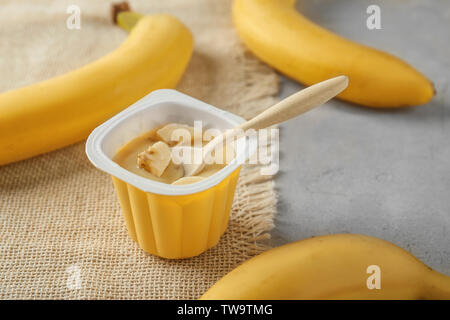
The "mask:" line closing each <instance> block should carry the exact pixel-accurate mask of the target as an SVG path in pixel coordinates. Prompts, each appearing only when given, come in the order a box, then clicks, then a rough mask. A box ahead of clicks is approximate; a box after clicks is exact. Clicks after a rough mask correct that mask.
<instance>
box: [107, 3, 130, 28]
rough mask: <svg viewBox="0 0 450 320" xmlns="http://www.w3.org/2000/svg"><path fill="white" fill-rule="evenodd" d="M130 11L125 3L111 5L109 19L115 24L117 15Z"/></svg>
mask: <svg viewBox="0 0 450 320" xmlns="http://www.w3.org/2000/svg"><path fill="white" fill-rule="evenodd" d="M130 10H131V9H130V5H129V4H128V2H126V1H123V2H119V3H113V4H111V18H112V21H113V23H114V24H117V15H118V14H119V13H120V12H124V11H130Z"/></svg>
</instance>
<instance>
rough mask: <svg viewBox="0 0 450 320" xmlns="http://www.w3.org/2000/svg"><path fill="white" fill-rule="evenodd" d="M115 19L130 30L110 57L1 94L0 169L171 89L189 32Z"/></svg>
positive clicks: (164, 22) (163, 21) (168, 19)
mask: <svg viewBox="0 0 450 320" xmlns="http://www.w3.org/2000/svg"><path fill="white" fill-rule="evenodd" d="M117 18H118V23H119V25H120V26H122V27H123V28H124V29H127V30H131V32H130V35H129V36H128V38H127V40H126V41H125V42H124V43H123V44H122V45H121V46H120V47H119V48H118V49H116V50H115V51H113V52H112V53H110V54H108V55H106V56H104V57H103V58H101V59H99V60H97V61H95V62H93V63H91V64H89V65H86V66H84V67H82V68H80V69H78V70H75V71H72V72H70V73H67V74H64V75H62V76H59V77H55V78H53V79H50V80H47V81H43V82H40V83H37V84H34V85H31V86H28V87H24V88H21V89H17V90H13V91H9V92H6V93H3V94H1V95H0V165H3V164H7V163H10V162H14V161H19V160H22V159H26V158H29V157H32V156H35V155H38V154H41V153H45V152H48V151H52V150H55V149H58V148H61V147H64V146H67V145H70V144H72V143H75V142H78V141H81V140H83V139H85V138H86V137H87V136H88V135H89V133H90V132H91V131H92V130H93V129H94V128H95V127H96V126H98V125H99V124H101V123H102V122H104V121H105V120H107V119H108V118H110V117H111V116H113V115H115V114H116V113H118V112H119V111H121V110H123V109H125V108H126V107H128V106H129V105H130V104H132V103H133V102H135V101H137V100H138V99H140V98H142V97H143V96H145V95H146V94H148V93H149V92H150V91H153V90H156V89H161V88H173V87H175V85H176V84H177V83H178V81H179V79H180V78H181V76H182V74H183V72H184V70H185V68H186V66H187V64H188V62H189V60H190V57H191V54H192V50H193V38H192V35H191V33H190V31H189V30H188V29H187V28H186V27H185V26H184V25H183V24H182V23H181V22H180V21H179V20H178V19H176V18H175V17H173V16H170V15H164V14H155V15H151V16H141V15H139V14H136V13H133V12H121V13H119V14H118V17H117Z"/></svg>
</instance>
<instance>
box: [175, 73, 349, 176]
mask: <svg viewBox="0 0 450 320" xmlns="http://www.w3.org/2000/svg"><path fill="white" fill-rule="evenodd" d="M347 85H348V77H347V76H338V77H335V78H331V79H328V80H325V81H322V82H319V83H316V84H314V85H312V86H310V87H308V88H305V89H303V90H301V91H299V92H297V93H294V94H293V95H291V96H289V97H287V98H286V99H284V100H282V101H280V102H278V103H277V104H275V105H273V106H272V107H270V108H269V109H267V110H265V111H263V112H262V113H260V114H259V115H257V116H256V117H254V118H253V119H250V120H248V121H247V122H244V123H242V124H240V125H239V126H236V127H234V128H233V129H229V130H227V131H226V132H224V133H222V134H221V135H219V136H217V137H215V138H214V139H213V140H211V141H210V142H209V143H208V144H206V145H205V146H203V148H202V150H201V152H202V155H203V156H202V157H200V158H201V159H200V161H193V159H192V157H191V161H189V162H187V161H186V162H182V165H183V168H184V176H185V177H189V176H193V175H195V174H198V173H199V172H200V171H201V170H202V169H203V167H204V166H205V161H204V159H205V158H206V156H208V155H209V154H210V153H211V152H212V151H213V150H215V149H216V147H217V146H218V145H219V144H220V143H222V142H223V141H224V140H225V139H226V138H227V137H230V136H236V137H237V136H243V135H245V131H247V130H248V129H255V130H258V129H264V128H267V127H270V126H272V125H274V124H278V123H282V122H284V121H286V120H289V119H292V118H295V117H297V116H298V115H300V114H302V113H304V112H307V111H309V110H311V109H312V108H314V107H317V106H320V105H322V104H324V103H325V102H327V101H328V100H330V99H332V98H333V97H334V96H336V95H338V94H339V93H341V92H342V91H343V90H344V89H345V88H347ZM185 148H188V149H189V148H191V147H185ZM191 149H193V148H191ZM184 152H189V151H188V150H184V151H183V153H184Z"/></svg>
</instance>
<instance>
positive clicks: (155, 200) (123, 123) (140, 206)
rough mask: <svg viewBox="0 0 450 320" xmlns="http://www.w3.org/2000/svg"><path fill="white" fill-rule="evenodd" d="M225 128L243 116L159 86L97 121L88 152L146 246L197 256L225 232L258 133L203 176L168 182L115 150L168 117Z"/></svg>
mask: <svg viewBox="0 0 450 320" xmlns="http://www.w3.org/2000/svg"><path fill="white" fill-rule="evenodd" d="M196 120H202V123H203V127H204V128H205V129H206V128H217V129H220V130H225V129H228V128H232V127H235V126H236V125H238V124H240V123H242V122H244V121H245V120H244V119H243V118H241V117H238V116H236V115H234V114H232V113H230V112H227V111H224V110H221V109H218V108H215V107H213V106H211V105H209V104H206V103H204V102H202V101H199V100H197V99H194V98H192V97H189V96H187V95H185V94H182V93H180V92H178V91H176V90H170V89H162V90H156V91H153V92H152V93H150V94H149V95H147V96H145V97H144V98H142V99H141V100H139V101H137V102H136V103H134V104H133V105H131V106H130V107H128V108H127V109H125V110H124V111H122V112H121V113H119V114H117V115H116V116H114V117H112V118H111V119H109V120H108V121H106V122H105V123H103V124H101V125H100V126H98V127H97V128H96V129H94V131H92V133H91V134H90V135H89V138H88V139H87V142H86V154H87V156H88V158H89V160H90V161H91V162H92V164H94V166H96V167H97V168H98V169H100V170H102V171H105V172H106V173H108V174H110V175H111V177H112V180H113V184H114V187H115V190H116V193H117V197H118V199H119V203H120V206H121V209H122V213H123V216H124V218H125V223H126V226H127V229H128V234H129V235H130V237H131V238H132V239H133V240H134V241H135V242H136V243H137V244H138V245H139V246H140V247H141V248H142V249H143V250H144V251H145V252H148V253H151V254H154V255H156V256H160V257H163V258H168V259H178V258H188V257H194V256H197V255H199V254H201V253H203V252H204V251H206V250H208V249H209V248H211V247H213V246H215V245H216V244H217V243H218V241H219V239H220V236H221V235H222V234H223V233H224V232H225V230H226V227H227V224H228V218H229V215H230V210H231V204H232V202H233V197H234V192H235V189H236V183H237V180H238V177H239V170H240V167H241V164H242V163H243V162H244V161H245V160H247V159H248V157H249V156H250V155H252V153H254V152H255V150H256V137H245V138H240V139H239V141H238V143H236V149H235V154H236V157H235V159H233V160H232V161H231V162H230V163H229V164H228V165H227V166H225V167H224V168H223V169H221V170H220V171H218V172H216V173H215V174H213V175H211V176H210V177H207V178H205V179H204V180H202V181H200V182H196V183H194V184H187V185H178V186H176V185H170V184H165V183H161V182H157V181H153V180H150V179H146V178H144V177H141V176H138V175H136V174H134V173H132V172H130V171H128V170H126V169H124V168H122V167H121V166H119V165H118V164H117V163H115V162H114V161H113V160H112V158H113V157H114V155H115V154H116V152H117V150H118V149H119V148H121V147H122V146H123V145H125V144H126V143H128V142H129V141H131V140H132V139H134V138H136V137H137V136H139V135H141V134H143V133H145V132H148V131H150V130H153V129H154V128H156V127H158V126H161V125H164V124H167V123H186V124H193V123H194V121H196Z"/></svg>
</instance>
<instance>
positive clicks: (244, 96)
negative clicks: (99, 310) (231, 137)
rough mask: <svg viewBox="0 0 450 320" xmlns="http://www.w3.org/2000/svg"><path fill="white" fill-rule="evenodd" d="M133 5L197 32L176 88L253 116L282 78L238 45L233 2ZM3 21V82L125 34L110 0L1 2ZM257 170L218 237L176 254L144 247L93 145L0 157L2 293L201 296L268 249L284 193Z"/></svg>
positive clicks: (79, 58) (87, 53)
mask: <svg viewBox="0 0 450 320" xmlns="http://www.w3.org/2000/svg"><path fill="white" fill-rule="evenodd" d="M70 4H76V5H79V7H80V8H81V29H80V30H69V29H67V28H66V19H67V17H68V16H69V14H67V13H66V8H67V6H68V5H70ZM131 5H132V7H133V8H134V9H135V10H136V11H141V12H144V13H152V12H167V13H172V14H174V15H176V16H177V17H179V18H180V19H181V20H182V21H183V22H184V23H185V24H186V25H187V26H188V27H189V28H190V29H191V30H192V32H193V34H194V37H195V52H194V55H193V58H192V61H191V63H190V65H189V67H188V70H187V72H186V74H185V76H184V78H183V80H182V82H181V83H180V85H179V86H178V90H180V91H183V92H185V93H187V94H190V95H192V96H194V97H196V98H199V99H201V100H204V101H206V102H208V103H211V104H213V105H216V106H218V107H221V108H224V109H227V110H230V111H232V112H235V113H237V114H239V115H241V116H244V117H250V116H252V115H254V114H255V113H257V112H259V111H261V110H262V109H263V108H265V107H267V106H268V105H269V104H270V103H272V101H273V96H274V95H275V94H276V93H277V91H278V79H277V76H276V74H275V73H274V72H273V71H272V70H271V69H270V68H268V67H266V66H265V65H263V64H261V63H259V62H258V61H257V60H256V59H255V58H254V57H252V56H251V55H250V54H249V53H247V52H246V51H245V49H244V48H243V46H242V45H241V44H240V42H239V39H238V38H237V35H236V34H235V32H234V30H233V29H232V26H231V18H230V1H225V0H214V1H213V0H201V1H200V0H198V1H186V0H176V1H156V0H154V1H141V2H139V1H131ZM0 21H1V28H0V39H1V42H0V71H1V72H0V74H1V75H2V76H1V77H0V92H3V91H6V90H10V89H13V88H16V87H20V86H24V85H27V84H30V83H33V82H36V81H39V80H43V79H46V78H49V77H51V76H54V75H57V74H61V73H64V72H67V71H70V70H72V69H74V68H77V67H79V66H81V65H84V64H86V63H88V62H90V61H93V60H95V59H96V58H98V57H101V56H102V55H104V54H105V53H107V52H109V51H111V50H113V49H114V48H116V47H117V46H118V45H120V43H121V42H122V41H123V40H124V39H125V38H126V33H125V32H123V31H122V30H120V29H119V28H117V27H115V26H113V25H112V24H111V22H110V17H109V2H107V1H92V0H86V1H80V0H70V1H67V2H66V1H39V2H37V1H32V0H29V1H18V0H11V1H4V0H3V1H1V2H0ZM49 94H51V92H49ZM36 121H39V119H36ZM0 152H1V151H0ZM258 169H259V168H258V167H252V168H250V167H246V168H244V169H243V170H242V174H241V177H240V180H239V185H238V187H237V192H236V199H235V201H234V204H233V209H232V217H231V221H230V224H229V227H228V230H227V232H226V233H225V235H224V236H223V237H222V239H221V241H220V243H219V244H218V245H217V246H216V247H215V248H213V249H211V250H209V251H207V252H206V253H204V254H202V255H200V256H198V257H195V258H191V259H186V260H172V261H170V260H164V259H160V258H157V257H154V256H151V255H148V254H145V253H144V252H143V251H142V250H141V249H139V247H138V246H137V245H136V244H135V243H134V242H133V241H132V240H131V239H130V238H129V237H128V235H127V231H126V227H125V223H124V221H123V218H122V215H121V212H120V208H119V205H118V202H117V200H116V196H115V194H114V190H113V185H112V182H111V179H110V177H109V176H108V175H107V174H105V173H103V172H100V171H99V170H97V169H95V168H94V167H93V166H92V165H91V164H90V163H89V162H88V160H87V158H86V156H85V153H84V143H79V144H77V145H74V146H71V147H67V148H65V149H62V150H59V151H55V152H51V153H49V154H45V155H43V156H39V157H36V158H33V159H30V160H26V161H22V162H19V163H15V164H11V165H7V166H4V167H0V298H2V299H28V298H31V299H44V298H48V299H73V298H75V299H181V298H187V299H194V298H198V297H199V296H200V295H201V294H202V293H203V292H204V291H205V290H206V289H207V288H208V287H210V286H211V285H212V284H213V283H214V282H215V281H216V280H217V279H219V278H220V277H221V276H223V275H224V274H225V273H227V272H228V271H230V270H231V269H233V268H234V267H235V266H237V265H238V264H240V263H241V262H243V261H244V260H246V259H248V258H250V257H251V256H253V255H255V254H257V253H258V252H261V251H262V250H264V248H265V244H264V241H261V240H263V239H265V238H267V237H268V231H269V230H270V228H271V227H272V225H273V215H274V213H275V211H276V206H275V205H276V194H275V192H274V185H273V181H272V178H271V177H268V176H261V175H260V174H259V170H258Z"/></svg>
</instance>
